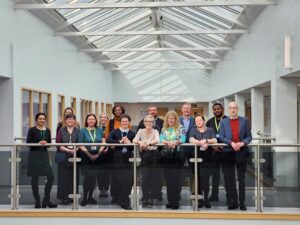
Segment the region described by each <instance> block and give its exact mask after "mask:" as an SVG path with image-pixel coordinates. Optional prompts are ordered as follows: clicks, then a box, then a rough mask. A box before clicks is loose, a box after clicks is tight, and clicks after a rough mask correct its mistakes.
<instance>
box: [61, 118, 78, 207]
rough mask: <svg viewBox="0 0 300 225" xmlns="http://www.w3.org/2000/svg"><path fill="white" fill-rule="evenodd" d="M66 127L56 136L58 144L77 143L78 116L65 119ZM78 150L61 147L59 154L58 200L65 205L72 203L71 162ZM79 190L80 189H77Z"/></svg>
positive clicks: (71, 146) (71, 147) (68, 146)
mask: <svg viewBox="0 0 300 225" xmlns="http://www.w3.org/2000/svg"><path fill="white" fill-rule="evenodd" d="M64 124H65V126H64V127H61V129H60V130H59V131H58V133H57V136H56V143H77V142H78V136H79V131H80V130H79V128H77V127H76V116H75V115H73V114H67V115H66V116H65V118H64ZM76 150H77V149H76V148H74V146H73V145H72V144H70V145H67V146H59V148H58V152H57V153H56V154H59V158H58V159H59V161H56V162H57V163H58V165H57V175H58V177H57V199H60V200H61V202H62V204H63V205H68V204H70V203H71V201H70V199H69V197H68V196H69V194H72V193H73V163H72V162H69V161H68V160H69V158H72V157H73V155H74V152H75V151H76ZM78 175H79V174H78V172H77V186H78ZM77 190H78V188H77Z"/></svg>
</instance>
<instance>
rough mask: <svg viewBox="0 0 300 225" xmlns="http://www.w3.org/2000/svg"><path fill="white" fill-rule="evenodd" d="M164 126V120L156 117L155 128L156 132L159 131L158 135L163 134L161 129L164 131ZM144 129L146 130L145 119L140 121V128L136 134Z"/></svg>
mask: <svg viewBox="0 0 300 225" xmlns="http://www.w3.org/2000/svg"><path fill="white" fill-rule="evenodd" d="M163 125H164V120H162V119H161V118H159V117H156V119H155V125H154V127H153V128H154V129H156V130H158V133H160V132H161V129H162V127H163ZM143 128H145V124H144V119H142V120H141V121H140V123H139V126H138V128H137V129H136V132H138V131H139V129H143Z"/></svg>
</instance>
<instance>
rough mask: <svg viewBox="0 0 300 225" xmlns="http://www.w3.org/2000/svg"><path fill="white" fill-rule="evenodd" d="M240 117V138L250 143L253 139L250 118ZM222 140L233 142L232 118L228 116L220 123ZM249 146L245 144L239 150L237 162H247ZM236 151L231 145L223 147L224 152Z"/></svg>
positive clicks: (223, 141) (226, 142)
mask: <svg viewBox="0 0 300 225" xmlns="http://www.w3.org/2000/svg"><path fill="white" fill-rule="evenodd" d="M238 119H239V138H240V141H241V142H244V143H245V145H248V144H249V143H250V142H251V140H252V135H251V130H250V125H249V120H248V119H246V118H245V117H241V116H239V117H238ZM220 126H221V127H220V141H221V142H222V143H225V144H228V145H230V144H231V141H232V131H231V126H230V118H229V117H227V118H225V119H223V120H222V121H221V125H220ZM247 150H248V148H247V147H246V146H244V147H243V148H241V150H240V151H239V152H236V162H246V158H247ZM232 151H234V150H233V148H232V147H231V146H228V147H227V146H226V147H223V152H232Z"/></svg>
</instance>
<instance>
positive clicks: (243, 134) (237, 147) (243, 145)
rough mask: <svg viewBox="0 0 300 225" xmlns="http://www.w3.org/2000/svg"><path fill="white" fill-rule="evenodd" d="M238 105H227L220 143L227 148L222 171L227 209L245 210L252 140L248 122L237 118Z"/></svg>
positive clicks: (231, 103) (224, 153)
mask: <svg viewBox="0 0 300 225" xmlns="http://www.w3.org/2000/svg"><path fill="white" fill-rule="evenodd" d="M238 111H239V108H238V105H237V104H236V102H234V101H233V102H230V103H229V105H228V113H229V117H228V118H225V119H223V120H222V121H221V127H220V137H219V138H220V141H221V142H222V143H225V144H227V145H228V146H226V147H223V152H222V171H223V174H224V179H225V185H226V187H227V188H226V191H227V204H228V209H229V210H233V209H236V208H238V199H239V203H240V210H243V211H245V210H247V207H246V205H245V174H246V165H247V155H248V154H249V153H248V147H247V144H249V143H250V141H251V140H252V136H251V130H250V125H249V121H248V120H247V119H246V118H245V117H241V116H238ZM235 169H236V171H237V177H238V182H239V195H237V189H236V183H235V180H236V179H235Z"/></svg>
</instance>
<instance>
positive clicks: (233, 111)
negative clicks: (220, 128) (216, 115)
mask: <svg viewBox="0 0 300 225" xmlns="http://www.w3.org/2000/svg"><path fill="white" fill-rule="evenodd" d="M238 111H239V107H238V105H237V104H236V102H234V101H232V102H230V103H229V104H228V114H229V117H230V118H231V119H235V118H237V117H238Z"/></svg>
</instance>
